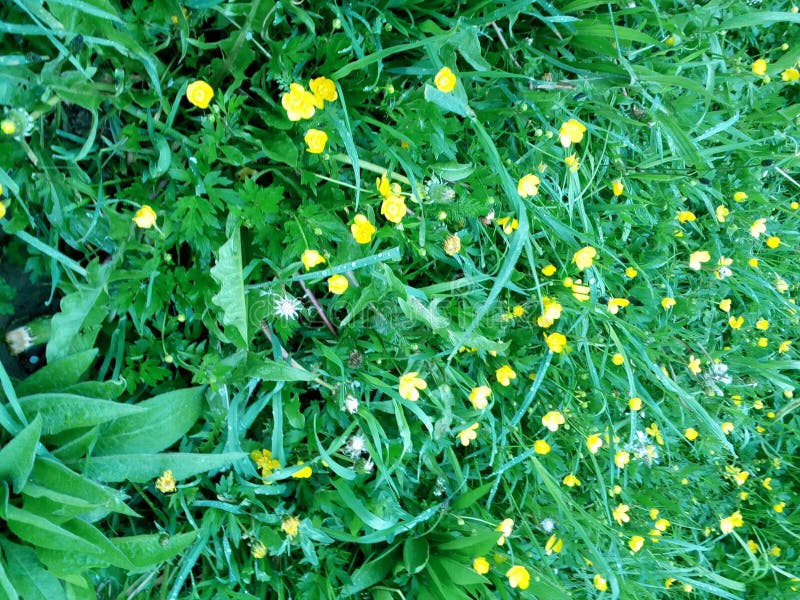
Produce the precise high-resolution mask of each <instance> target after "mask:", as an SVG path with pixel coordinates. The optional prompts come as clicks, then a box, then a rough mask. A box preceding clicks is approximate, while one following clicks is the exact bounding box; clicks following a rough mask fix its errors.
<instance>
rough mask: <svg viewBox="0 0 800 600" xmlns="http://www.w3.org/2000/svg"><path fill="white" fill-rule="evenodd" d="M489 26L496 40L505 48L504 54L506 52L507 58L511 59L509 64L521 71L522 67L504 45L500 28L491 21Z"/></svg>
mask: <svg viewBox="0 0 800 600" xmlns="http://www.w3.org/2000/svg"><path fill="white" fill-rule="evenodd" d="M491 25H492V29H494V32H495V33H496V34H497V38H498V39H499V40H500V43H501V44H502V45H503V48H505V49H506V52H508V58H510V59H511V62H512V63H514V66H515V67H517V68H518V69H521V68H522V67H521V66H520V64H519V63H518V62H517V59H516V58H514V55H513V54H511V49H510V48H509V47H508V44H506V38H504V37H503V32H502V31H500V28H499V27H498V26H497V23H496V22H495V21H492V23H491Z"/></svg>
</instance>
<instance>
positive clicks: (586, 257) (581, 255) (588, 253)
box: [572, 246, 597, 271]
mask: <svg viewBox="0 0 800 600" xmlns="http://www.w3.org/2000/svg"><path fill="white" fill-rule="evenodd" d="M595 256H597V250H595V249H594V248H593V247H592V246H584V247H583V248H581V249H580V250H578V251H577V252H576V253H575V254H573V255H572V262H574V263H575V264H576V265H577V266H578V270H580V271H583V270H584V269H588V268H589V267H591V266H592V262H593V261H594V257H595Z"/></svg>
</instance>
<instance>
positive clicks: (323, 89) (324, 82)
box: [308, 77, 339, 109]
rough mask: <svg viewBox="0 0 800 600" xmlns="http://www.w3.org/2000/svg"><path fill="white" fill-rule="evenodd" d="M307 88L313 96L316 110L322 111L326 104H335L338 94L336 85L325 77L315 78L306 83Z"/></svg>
mask: <svg viewBox="0 0 800 600" xmlns="http://www.w3.org/2000/svg"><path fill="white" fill-rule="evenodd" d="M308 87H309V89H310V90H311V93H312V94H313V96H314V98H313V103H314V106H315V107H316V108H319V109H322V108H323V107H324V106H325V103H326V102H336V99H337V98H338V97H339V94H338V93H337V92H336V84H335V83H334V82H333V81H331V80H330V79H328V78H327V77H317V78H315V79H312V80H311V81H309V82H308Z"/></svg>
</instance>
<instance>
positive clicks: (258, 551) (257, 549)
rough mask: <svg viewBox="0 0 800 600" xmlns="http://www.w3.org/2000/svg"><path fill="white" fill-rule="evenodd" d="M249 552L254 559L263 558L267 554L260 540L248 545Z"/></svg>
mask: <svg viewBox="0 0 800 600" xmlns="http://www.w3.org/2000/svg"><path fill="white" fill-rule="evenodd" d="M250 554H252V555H253V558H255V559H256V560H259V559H261V558H264V557H265V556H266V555H267V547H266V546H265V545H264V542H262V541H261V540H256V541H255V542H253V545H252V546H250Z"/></svg>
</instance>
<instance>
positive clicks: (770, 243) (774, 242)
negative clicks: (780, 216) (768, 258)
mask: <svg viewBox="0 0 800 600" xmlns="http://www.w3.org/2000/svg"><path fill="white" fill-rule="evenodd" d="M780 245H781V238H779V237H778V236H777V235H771V236H769V237H768V238H767V247H768V248H772V249H773V250H774V249H775V248H777V247H778V246H780Z"/></svg>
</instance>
